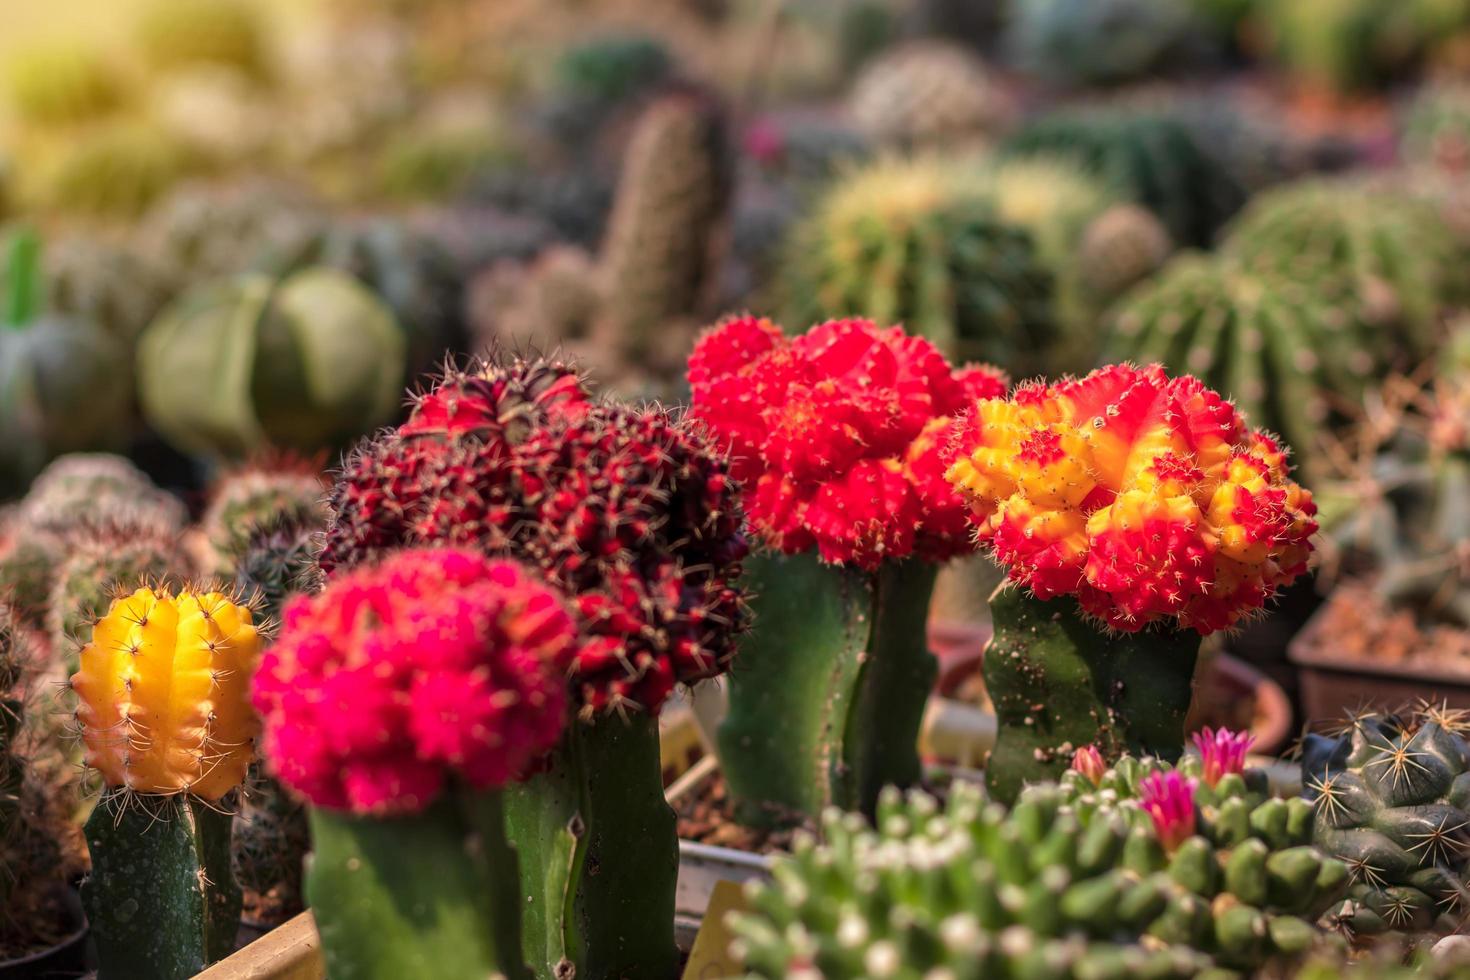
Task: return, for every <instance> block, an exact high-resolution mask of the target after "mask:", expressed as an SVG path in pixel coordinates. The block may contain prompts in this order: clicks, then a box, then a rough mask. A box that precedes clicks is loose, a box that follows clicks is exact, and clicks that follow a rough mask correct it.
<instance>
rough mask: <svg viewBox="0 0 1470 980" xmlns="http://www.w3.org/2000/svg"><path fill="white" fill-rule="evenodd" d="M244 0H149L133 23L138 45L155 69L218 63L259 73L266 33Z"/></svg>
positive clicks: (264, 62)
mask: <svg viewBox="0 0 1470 980" xmlns="http://www.w3.org/2000/svg"><path fill="white" fill-rule="evenodd" d="M260 11H261V8H260V7H259V6H258V5H256V4H252V3H250V2H248V0H155V2H154V3H153V4H152V5H151V6H150V7H148V8H147V9H146V10H145V11H144V12H143V14H142V16H141V17H140V18H139V20H138V23H137V28H136V30H137V41H138V47H139V49H140V50H141V51H142V53H143V57H144V58H146V59H147V61H148V63H149V65H151V66H152V67H153V68H155V69H158V70H160V71H172V70H175V69H178V68H192V67H195V66H198V65H220V66H223V67H226V68H233V69H235V70H236V71H239V72H242V73H243V74H246V75H249V76H252V77H255V78H265V77H267V76H268V75H269V74H270V70H271V64H270V61H271V51H270V38H269V34H268V31H267V29H266V24H265V23H264V22H263V20H262V18H261V13H260Z"/></svg>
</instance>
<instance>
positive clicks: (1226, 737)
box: [1194, 725, 1255, 787]
mask: <svg viewBox="0 0 1470 980" xmlns="http://www.w3.org/2000/svg"><path fill="white" fill-rule="evenodd" d="M1253 742H1255V737H1254V736H1252V735H1250V734H1248V733H1246V732H1232V731H1230V730H1229V729H1228V728H1221V729H1218V730H1217V729H1214V728H1211V727H1209V726H1208V725H1206V726H1205V727H1204V728H1203V729H1201V730H1200V731H1197V732H1195V733H1194V744H1195V747H1196V748H1198V749H1199V754H1200V759H1201V760H1202V761H1203V762H1204V780H1205V785H1207V786H1211V787H1213V786H1216V785H1218V784H1219V782H1220V780H1221V779H1222V778H1223V777H1225V776H1228V775H1230V774H1232V773H1239V772H1242V771H1244V770H1245V754H1246V752H1248V751H1250V747H1251V744H1252V743H1253Z"/></svg>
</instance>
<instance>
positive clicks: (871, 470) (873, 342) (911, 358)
mask: <svg viewBox="0 0 1470 980" xmlns="http://www.w3.org/2000/svg"><path fill="white" fill-rule="evenodd" d="M689 384H690V387H691V389H692V391H693V402H692V407H691V412H692V414H694V415H695V416H696V417H698V418H699V419H701V420H703V421H704V422H705V423H706V424H708V425H709V427H710V429H711V430H712V431H713V432H714V433H715V434H717V435H718V436H719V437H720V438H722V439H724V440H725V441H726V442H728V443H729V445H730V450H731V456H732V458H733V459H734V465H735V471H734V472H735V475H736V476H738V477H739V478H740V479H741V480H743V481H744V482H745V484H746V487H747V494H748V496H747V500H746V509H747V511H748V512H749V515H750V520H751V523H752V524H753V525H754V527H755V528H756V530H757V531H758V532H759V533H760V535H761V537H762V538H763V539H764V540H765V541H766V542H767V543H768V544H770V545H771V546H772V547H775V548H777V549H779V550H781V551H784V552H787V553H794V552H799V551H806V550H808V549H810V548H813V547H815V548H817V550H818V552H819V553H820V554H821V556H822V558H823V559H825V560H826V561H831V562H842V563H850V564H854V565H858V566H860V567H863V568H869V569H871V568H876V567H877V566H878V564H879V563H880V562H882V561H883V560H885V559H901V558H905V557H908V556H909V555H912V554H917V555H918V556H919V557H921V558H924V559H926V560H930V561H943V560H945V559H947V558H951V557H953V556H954V555H956V554H961V553H964V552H967V551H970V550H972V549H973V545H972V544H971V533H972V531H971V528H970V526H969V524H968V521H967V517H966V514H967V510H966V507H965V505H964V503H963V502H962V500H961V498H960V497H959V495H958V494H957V493H956V492H955V490H954V489H953V488H952V487H951V486H949V485H947V482H946V480H945V479H944V473H945V470H946V469H947V468H948V466H949V463H950V462H951V461H952V460H953V454H952V453H951V452H950V451H949V443H950V440H949V438H948V435H947V433H948V430H949V416H952V415H956V414H959V413H961V412H963V411H965V410H966V409H967V408H969V407H970V406H971V405H973V404H974V402H975V401H976V400H977V399H981V398H992V397H999V396H1001V395H1003V394H1004V393H1005V390H1006V379H1005V376H1004V375H1003V374H1002V373H1001V372H1000V371H998V370H996V369H994V368H988V367H967V368H964V369H960V370H955V369H954V368H952V367H951V366H950V364H949V362H948V361H946V360H945V358H944V355H942V354H941V353H940V352H939V350H938V348H936V347H935V346H934V345H933V344H931V343H930V342H929V341H927V340H925V339H923V338H922V337H911V336H909V335H907V334H905V333H904V332H903V330H902V329H900V328H898V327H888V328H880V327H878V326H877V325H876V324H874V323H873V322H872V321H869V320H857V319H854V320H832V321H829V322H827V323H823V324H820V325H818V326H815V327H813V328H812V329H811V330H809V331H807V333H805V334H803V335H802V336H799V337H795V338H788V337H786V336H785V335H784V334H783V333H782V331H781V328H780V327H778V326H776V325H775V324H774V323H772V322H771V321H769V320H763V319H757V318H755V317H748V316H747V317H737V318H734V319H730V320H726V321H725V322H724V323H721V324H720V325H718V326H717V327H715V328H714V329H712V330H710V331H708V332H706V333H705V335H704V336H703V337H701V338H700V340H699V343H698V344H696V345H695V348H694V353H693V354H692V355H691V356H690V358H689ZM956 452H957V450H956Z"/></svg>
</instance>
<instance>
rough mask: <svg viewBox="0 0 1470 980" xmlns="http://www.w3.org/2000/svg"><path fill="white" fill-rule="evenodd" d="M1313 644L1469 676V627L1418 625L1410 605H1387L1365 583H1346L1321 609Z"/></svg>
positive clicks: (1344, 654) (1351, 656)
mask: <svg viewBox="0 0 1470 980" xmlns="http://www.w3.org/2000/svg"><path fill="white" fill-rule="evenodd" d="M1320 615H1321V625H1320V626H1319V631H1318V633H1317V636H1316V640H1317V643H1316V646H1318V647H1319V648H1320V649H1323V650H1326V651H1331V652H1332V653H1333V654H1334V655H1335V656H1340V657H1341V658H1342V659H1343V660H1370V661H1373V662H1375V663H1380V664H1406V665H1418V666H1422V667H1433V668H1436V669H1439V670H1449V671H1458V672H1462V673H1466V674H1467V675H1470V630H1464V629H1460V628H1458V627H1454V626H1428V627H1422V626H1421V625H1420V624H1419V623H1418V622H1417V621H1416V617H1415V615H1414V611H1413V610H1411V609H1395V608H1391V607H1390V606H1389V605H1388V604H1387V603H1385V602H1384V601H1383V599H1382V598H1381V597H1380V596H1379V595H1378V594H1377V593H1376V592H1374V591H1373V589H1372V588H1370V587H1369V586H1367V585H1364V584H1361V583H1345V584H1343V585H1340V586H1338V587H1337V589H1335V590H1334V591H1333V593H1332V598H1330V599H1329V600H1328V601H1327V605H1326V606H1325V607H1324V608H1323V610H1322V612H1321V614H1320Z"/></svg>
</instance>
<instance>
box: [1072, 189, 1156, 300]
mask: <svg viewBox="0 0 1470 980" xmlns="http://www.w3.org/2000/svg"><path fill="white" fill-rule="evenodd" d="M1173 250H1174V243H1173V242H1172V241H1171V240H1170V239H1169V232H1168V230H1167V229H1166V228H1165V227H1164V226H1163V224H1162V223H1161V222H1160V221H1159V219H1158V218H1155V217H1154V215H1153V212H1152V211H1150V210H1148V209H1147V208H1144V207H1140V206H1139V205H1137V204H1117V205H1114V206H1112V207H1110V208H1108V209H1107V210H1106V211H1104V212H1103V213H1102V214H1100V215H1098V217H1097V220H1096V221H1094V222H1092V224H1090V225H1088V226H1087V229H1086V231H1085V232H1084V233H1083V236H1082V246H1081V249H1080V250H1079V251H1078V253H1077V266H1078V274H1079V275H1080V276H1081V277H1082V281H1083V282H1084V283H1086V284H1087V287H1088V288H1089V289H1090V290H1092V291H1093V292H1094V293H1095V294H1097V295H1099V296H1111V297H1117V296H1121V295H1122V294H1123V293H1124V292H1125V291H1126V290H1127V289H1128V288H1129V287H1130V286H1133V285H1136V284H1137V283H1139V282H1141V281H1142V280H1144V279H1147V278H1148V277H1149V276H1151V275H1153V274H1154V273H1155V272H1157V271H1158V270H1159V269H1160V268H1161V267H1162V266H1163V264H1164V263H1165V262H1167V261H1168V259H1169V254H1170V253H1171V252H1173Z"/></svg>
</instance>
